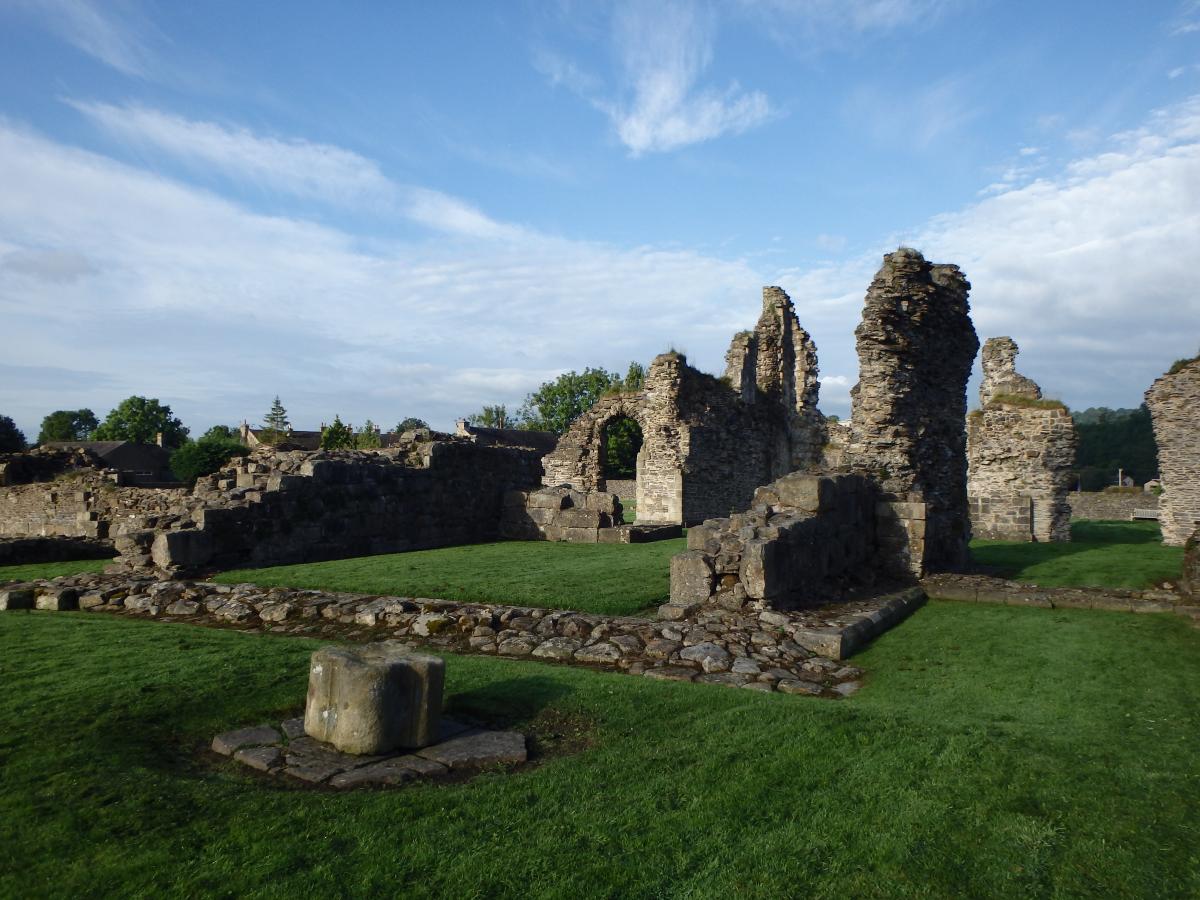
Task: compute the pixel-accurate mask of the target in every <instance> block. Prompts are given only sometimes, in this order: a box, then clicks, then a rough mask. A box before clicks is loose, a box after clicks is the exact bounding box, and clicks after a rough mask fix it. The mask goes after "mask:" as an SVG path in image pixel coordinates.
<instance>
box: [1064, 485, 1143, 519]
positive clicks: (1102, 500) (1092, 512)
mask: <svg viewBox="0 0 1200 900" xmlns="http://www.w3.org/2000/svg"><path fill="white" fill-rule="evenodd" d="M1067 502H1068V503H1069V504H1070V506H1071V521H1072V522H1078V521H1080V520H1084V519H1108V520H1115V521H1126V522H1127V521H1129V520H1131V519H1132V518H1133V515H1134V511H1135V510H1141V509H1158V508H1159V500H1158V496H1157V495H1155V494H1151V493H1147V492H1144V491H1143V492H1141V493H1137V494H1118V493H1106V492H1104V491H1071V492H1070V493H1069V494H1067Z"/></svg>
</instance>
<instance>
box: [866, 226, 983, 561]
mask: <svg viewBox="0 0 1200 900" xmlns="http://www.w3.org/2000/svg"><path fill="white" fill-rule="evenodd" d="M969 290H970V284H969V283H968V282H967V280H966V278H964V277H963V275H962V273H961V272H960V271H959V269H958V267H957V266H953V265H934V264H931V263H928V262H926V261H925V258H924V257H923V256H922V255H921V254H920V253H918V252H917V251H916V250H911V249H907V248H901V249H900V250H897V251H896V252H895V253H890V254H888V255H887V256H885V257H884V261H883V266H882V268H880V270H879V272H878V273H876V275H875V279H874V280H873V281H872V282H871V286H870V287H869V288H868V290H867V296H866V303H865V306H864V309H863V318H862V322H861V323H860V324H859V326H858V328H857V329H855V332H854V334H855V342H856V346H857V350H858V359H859V380H858V384H856V385H855V386H854V388H853V389H852V390H851V409H852V413H851V423H850V431H851V434H850V442H849V445H848V446H847V448H846V451H845V455H846V459H847V461H848V468H849V469H850V470H851V471H854V472H857V473H860V474H863V475H867V476H870V477H872V478H874V479H876V480H877V482H878V484H879V486H880V488H881V489H882V490H883V492H884V493H885V494H888V495H891V499H893V500H894V501H896V502H911V503H917V504H921V505H922V508H923V509H924V511H925V518H924V519H922V520H917V519H907V520H905V521H906V530H907V531H908V533H909V534H910V535H911V536H912V538H913V540H912V543H911V544H910V545H909V547H908V548H907V553H898V554H895V555H894V556H893V557H892V558H891V562H892V563H893V564H894V565H896V566H897V567H901V566H903V567H904V568H907V569H908V570H909V573H910V574H912V575H920V574H923V573H924V572H926V571H937V570H952V569H957V568H961V567H962V566H964V565H965V564H966V562H967V543H968V541H969V540H970V534H971V525H970V518H969V513H968V507H967V454H966V443H967V437H966V415H967V403H966V386H967V379H968V378H969V377H970V374H971V365H972V363H973V361H974V359H975V353H976V351H977V350H978V349H979V340H978V338H977V337H976V336H975V329H974V327H973V326H972V324H971V317H970V310H969V306H968V303H967V293H968V291H969ZM918 521H920V522H921V525H920V526H919V527H917V526H916V524H915V523H916V522H918Z"/></svg>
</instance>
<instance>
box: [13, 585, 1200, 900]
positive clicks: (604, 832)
mask: <svg viewBox="0 0 1200 900" xmlns="http://www.w3.org/2000/svg"><path fill="white" fill-rule="evenodd" d="M0 646H2V647H3V648H4V652H3V653H0V679H2V681H3V683H4V685H5V690H4V692H3V693H2V694H0V770H2V771H3V784H4V789H3V791H2V792H0V823H2V824H0V834H2V835H3V842H4V853H3V854H0V896H5V897H33V896H80V895H87V896H120V897H124V896H133V895H136V896H243V895H257V896H280V897H302V896H316V895H330V896H334V895H336V896H366V895H371V896H400V895H403V896H441V897H445V896H454V897H495V896H514V897H515V896H519V897H600V896H631V897H652V896H654V897H661V896H675V897H731V896H738V897H771V898H774V897H782V896H812V897H838V898H845V897H897V896H919V897H1015V896H1020V897H1027V896H1034V897H1051V896H1056V897H1057V896H1063V897H1066V896H1093V897H1118V896H1119V897H1170V896H1197V895H1198V894H1200V852H1198V851H1197V849H1196V848H1197V843H1196V834H1197V829H1198V828H1200V791H1197V784H1198V783H1200V756H1198V755H1197V754H1196V752H1195V747H1196V741H1197V739H1198V738H1200V695H1197V693H1196V690H1195V685H1196V684H1197V683H1198V682H1200V632H1197V631H1195V630H1192V629H1190V628H1188V627H1187V626H1186V625H1185V624H1184V623H1183V622H1182V621H1181V620H1179V619H1176V618H1174V617H1170V616H1153V615H1149V616H1131V615H1128V614H1121V613H1104V612H1091V611H1053V610H1038V609H1015V608H1012V607H989V606H976V605H972V604H954V603H937V602H934V603H931V604H930V605H929V606H927V607H925V608H924V609H922V610H920V611H919V612H918V613H917V614H916V615H915V616H914V617H913V618H911V619H910V620H908V621H907V622H906V623H904V624H902V625H901V626H900V627H898V628H896V629H894V630H893V631H891V632H889V633H887V634H886V635H884V636H883V637H881V638H880V639H879V640H878V641H876V642H875V643H874V644H873V645H872V646H871V647H870V648H869V649H868V650H867V651H865V652H864V653H862V654H860V655H859V656H858V657H857V658H856V660H855V662H856V664H858V665H861V666H863V667H865V668H866V669H867V670H868V672H869V673H870V675H869V678H868V681H867V684H866V686H865V687H864V689H863V690H862V691H861V692H860V693H859V694H857V695H856V696H854V697H852V698H851V699H849V700H846V701H841V702H832V701H826V700H817V699H813V698H803V697H793V696H786V695H777V694H770V695H764V694H758V693H754V692H750V691H739V690H734V689H729V688H723V687H709V686H703V685H687V684H671V683H660V682H653V681H650V680H648V679H642V678H633V677H629V676H623V675H618V674H609V673H600V672H595V671H590V670H586V669H581V668H564V667H555V666H551V665H543V664H538V663H535V662H528V661H513V660H500V659H494V658H489V657H469V656H468V657H450V658H449V665H448V669H447V703H448V709H449V711H451V712H457V713H459V714H466V715H476V716H483V717H486V718H489V719H491V720H493V721H495V722H496V723H497V724H501V723H503V724H512V725H516V726H518V727H522V726H524V727H528V726H529V723H530V722H536V721H550V720H554V721H557V722H559V723H565V727H566V729H567V730H568V731H570V730H571V729H574V728H579V727H586V728H587V730H588V732H589V735H590V746H588V748H587V749H585V750H583V751H582V752H578V753H575V754H572V755H560V756H556V757H550V758H548V759H546V760H544V761H543V763H542V764H540V765H537V766H535V767H533V768H530V769H527V770H525V771H522V772H519V773H516V774H509V775H505V774H498V773H491V774H485V775H481V776H479V777H477V778H474V779H473V780H470V781H467V782H462V783H453V784H451V783H442V784H436V783H433V784H417V785H412V786H407V787H405V788H402V789H398V790H390V791H358V792H353V793H348V794H335V793H331V792H328V791H313V790H302V789H292V788H290V787H285V786H282V785H280V784H278V783H276V782H273V781H268V780H264V779H262V778H259V777H255V776H254V775H253V774H252V773H248V772H246V771H244V770H241V768H240V767H238V766H236V765H235V764H233V763H231V762H228V761H224V760H219V759H217V758H210V757H208V756H206V755H205V754H203V753H202V752H200V750H199V748H201V747H203V746H204V745H206V744H207V743H208V742H209V741H210V739H211V737H212V735H213V734H215V733H216V732H218V731H222V730H225V729H228V728H232V727H235V726H242V725H251V724H258V723H260V722H267V721H276V720H278V719H279V718H281V717H282V716H284V715H285V714H289V713H293V712H295V711H297V710H299V709H300V707H301V705H302V702H303V698H304V694H305V682H306V671H307V658H308V654H309V653H310V652H311V650H312V649H313V648H314V647H315V646H317V644H316V643H315V642H313V641H311V640H306V639H297V638H285V637H277V636H265V635H248V634H241V633H236V632H229V631H221V630H215V629H214V630H207V629H203V628H199V627H195V626H189V625H182V624H176V625H170V624H162V623H155V622H143V621H134V620H123V619H116V618H110V617H104V616H100V615H95V614H71V613H36V612H34V613H4V614H0Z"/></svg>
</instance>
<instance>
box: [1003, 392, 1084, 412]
mask: <svg viewBox="0 0 1200 900" xmlns="http://www.w3.org/2000/svg"><path fill="white" fill-rule="evenodd" d="M991 402H992V403H1000V404H1003V405H1005V406H1020V407H1024V408H1025V409H1066V408H1067V404H1065V403H1063V402H1062V401H1061V400H1052V399H1050V398H1048V397H1043V398H1042V399H1040V400H1035V399H1034V398H1033V397H1024V396H1022V395H1021V394H996V395H995V396H993V397H992V400H991Z"/></svg>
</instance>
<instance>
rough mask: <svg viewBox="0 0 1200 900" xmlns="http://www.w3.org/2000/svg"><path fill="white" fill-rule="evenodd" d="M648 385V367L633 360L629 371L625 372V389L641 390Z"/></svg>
mask: <svg viewBox="0 0 1200 900" xmlns="http://www.w3.org/2000/svg"><path fill="white" fill-rule="evenodd" d="M645 386H646V367H645V366H643V365H642V364H641V363H640V362H631V363H630V364H629V371H628V372H626V373H625V384H624V389H625V390H627V391H640V390H641V389H642V388H644V387H645Z"/></svg>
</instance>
